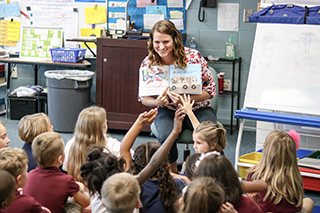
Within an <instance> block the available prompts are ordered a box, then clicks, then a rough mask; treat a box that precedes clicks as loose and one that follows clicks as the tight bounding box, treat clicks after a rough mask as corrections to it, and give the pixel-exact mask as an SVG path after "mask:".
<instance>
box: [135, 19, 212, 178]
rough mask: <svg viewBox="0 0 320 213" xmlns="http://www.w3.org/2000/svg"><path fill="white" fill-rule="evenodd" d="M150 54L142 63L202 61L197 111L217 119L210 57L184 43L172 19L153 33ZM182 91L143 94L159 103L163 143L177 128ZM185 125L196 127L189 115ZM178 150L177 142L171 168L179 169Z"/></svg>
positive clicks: (193, 97)
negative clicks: (209, 66)
mask: <svg viewBox="0 0 320 213" xmlns="http://www.w3.org/2000/svg"><path fill="white" fill-rule="evenodd" d="M149 37H150V40H149V44H148V52H149V55H148V56H147V57H146V58H145V59H144V60H143V61H142V63H141V67H146V66H149V67H150V68H151V66H164V65H174V66H175V67H176V68H180V69H186V68H187V66H188V64H200V65H201V77H202V93H201V94H191V95H190V97H191V101H194V104H193V111H194V114H195V115H196V117H197V118H198V120H199V122H202V121H207V120H210V121H212V122H214V123H216V121H217V119H216V112H215V111H214V110H213V109H212V108H211V105H210V100H209V99H210V98H212V97H213V96H214V95H215V94H216V87H215V82H214V81H213V78H212V74H211V72H210V70H209V68H208V65H207V62H206V60H205V59H204V58H203V57H202V55H201V53H200V52H199V51H197V50H195V49H191V48H188V47H184V46H183V43H182V38H181V35H180V32H179V31H178V30H177V29H176V27H175V25H174V24H173V23H172V22H171V21H169V20H162V21H158V22H157V23H156V24H155V25H154V26H153V28H152V30H151V31H150V34H149ZM180 96H181V94H178V93H176V92H173V91H169V90H168V87H167V88H166V89H165V90H164V91H162V93H161V94H160V95H159V96H156V97H155V96H144V97H139V100H140V101H141V103H142V104H143V105H145V106H148V107H158V115H157V117H156V119H155V121H154V124H155V126H156V129H157V132H158V141H159V143H161V144H162V143H163V142H164V141H165V140H166V138H167V137H168V135H169V134H170V132H171V130H172V128H173V119H174V114H175V111H176V110H177V109H178V108H179V104H181V100H180ZM183 129H190V130H191V131H193V127H192V124H191V122H190V120H189V118H187V117H185V119H184V121H183ZM177 159H178V150H177V145H176V143H175V144H174V145H173V146H172V148H171V150H170V155H169V160H170V164H171V165H170V170H171V172H175V173H177V172H178V171H177Z"/></svg>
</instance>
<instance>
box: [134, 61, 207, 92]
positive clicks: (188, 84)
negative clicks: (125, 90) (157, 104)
mask: <svg viewBox="0 0 320 213" xmlns="http://www.w3.org/2000/svg"><path fill="white" fill-rule="evenodd" d="M167 86H169V91H171V92H176V93H179V94H184V93H185V94H201V93H202V79H201V65H200V64H187V67H186V69H180V68H176V67H175V66H174V65H170V66H151V68H150V67H149V66H146V67H141V68H140V70H139V96H153V95H160V94H161V93H162V92H163V90H164V89H165V88H166V87H167Z"/></svg>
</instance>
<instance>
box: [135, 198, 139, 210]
mask: <svg viewBox="0 0 320 213" xmlns="http://www.w3.org/2000/svg"><path fill="white" fill-rule="evenodd" d="M135 208H136V209H139V208H140V199H138V200H137V203H136V207H135Z"/></svg>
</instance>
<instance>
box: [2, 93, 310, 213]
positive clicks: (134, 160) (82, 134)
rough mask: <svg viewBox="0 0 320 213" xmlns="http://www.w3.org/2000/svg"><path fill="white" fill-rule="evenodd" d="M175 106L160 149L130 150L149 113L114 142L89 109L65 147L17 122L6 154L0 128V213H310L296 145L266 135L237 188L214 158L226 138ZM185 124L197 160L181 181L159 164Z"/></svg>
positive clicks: (44, 122) (36, 119) (34, 123)
mask: <svg viewBox="0 0 320 213" xmlns="http://www.w3.org/2000/svg"><path fill="white" fill-rule="evenodd" d="M181 99H182V100H181V101H182V105H180V108H179V109H178V110H177V111H176V113H175V119H174V127H173V129H172V132H171V134H170V135H169V136H168V138H167V139H166V141H165V142H164V143H163V144H162V145H161V146H160V145H159V144H158V143H156V142H147V143H143V144H140V145H139V146H137V148H136V149H135V150H134V151H133V150H132V149H131V148H132V146H133V144H134V142H135V140H136V138H137V136H138V135H139V133H140V131H141V130H142V128H143V127H144V126H145V125H146V124H151V123H152V122H153V121H154V119H155V117H156V116H157V109H151V110H150V111H148V112H143V113H141V114H140V115H139V116H138V118H137V120H136V121H135V122H134V124H133V125H132V127H131V128H130V130H129V131H128V132H127V133H126V135H125V136H124V138H123V140H122V141H121V142H119V141H117V140H116V139H113V138H111V137H108V136H107V135H106V133H107V129H108V126H107V117H106V111H105V109H104V108H101V107H97V106H91V107H88V108H85V109H83V110H82V112H81V113H80V114H79V116H78V120H77V123H76V126H75V130H74V137H73V138H72V139H71V140H70V141H68V142H67V144H66V146H64V141H63V139H62V137H61V136H60V135H59V134H58V133H55V132H53V127H52V125H51V123H50V120H49V117H48V116H47V115H45V114H44V113H36V114H33V115H26V116H24V117H23V118H22V119H21V120H20V122H19V127H18V134H19V137H20V139H21V140H23V141H24V142H25V144H24V145H23V147H22V149H19V148H9V147H8V144H9V142H10V140H9V139H8V137H7V131H6V127H5V125H4V124H3V123H2V122H1V121H0V202H1V209H0V213H3V212H19V213H24V212H45V213H47V212H51V213H62V212H83V211H85V208H90V209H91V212H93V213H106V212H108V213H132V212H146V213H147V212H181V213H206V212H207V213H209V212H210V213H215V212H217V213H236V212H239V213H242V212H243V213H247V212H253V213H256V212H257V213H260V212H261V213H262V212H292V213H293V212H301V213H306V212H307V213H311V212H312V210H313V207H314V203H313V201H312V200H311V199H309V198H303V194H304V193H303V188H302V178H301V175H300V172H299V169H298V165H297V156H296V143H295V140H294V138H295V139H296V138H297V137H292V136H291V134H288V133H286V132H284V131H280V130H275V131H272V132H271V133H270V134H269V135H268V137H267V138H266V141H265V143H264V148H263V152H262V153H263V155H262V159H261V160H260V161H259V163H258V164H257V165H255V166H254V167H253V168H251V169H250V171H249V173H248V176H247V180H242V179H241V178H239V177H238V175H237V173H236V171H235V170H234V168H233V166H232V164H231V162H230V161H229V160H228V159H227V158H226V157H225V156H224V153H223V149H225V147H226V145H227V140H226V130H225V129H224V128H223V127H221V126H219V125H218V124H214V123H212V122H202V123H199V122H198V120H197V118H196V117H195V116H194V114H193V112H192V105H193V103H190V98H189V97H188V96H186V95H185V96H183V97H182V98H181ZM185 116H188V117H189V118H190V120H191V122H192V125H193V127H194V133H193V140H194V149H195V151H196V153H194V154H192V155H190V156H189V157H188V158H187V159H186V161H185V164H184V165H183V168H182V171H181V172H182V173H183V174H174V173H171V172H170V170H169V162H168V159H167V157H168V154H169V150H170V148H171V146H172V144H173V143H174V141H175V139H176V137H177V136H178V135H179V133H180V132H181V128H182V121H183V119H184V118H185ZM296 141H297V139H296ZM66 173H67V174H66ZM10 174H11V175H10ZM245 193H246V195H245Z"/></svg>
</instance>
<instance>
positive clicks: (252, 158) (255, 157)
mask: <svg viewBox="0 0 320 213" xmlns="http://www.w3.org/2000/svg"><path fill="white" fill-rule="evenodd" d="M261 157H262V153H261V152H252V153H249V154H245V155H242V156H241V157H240V158H239V162H242V163H249V164H254V165H255V164H257V163H258V162H259V161H260V159H261ZM249 169H250V168H249V167H244V166H239V176H240V177H241V178H243V179H245V178H246V176H247V174H248V170H249Z"/></svg>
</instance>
